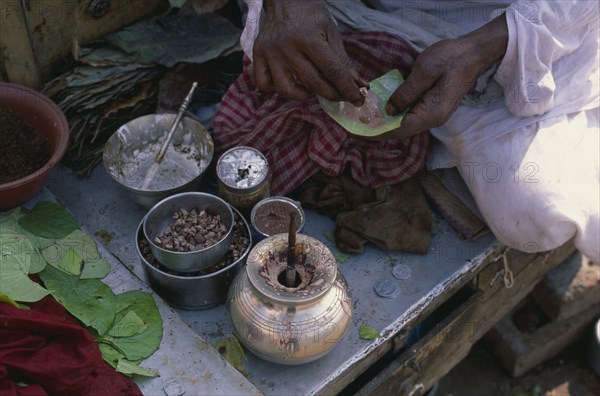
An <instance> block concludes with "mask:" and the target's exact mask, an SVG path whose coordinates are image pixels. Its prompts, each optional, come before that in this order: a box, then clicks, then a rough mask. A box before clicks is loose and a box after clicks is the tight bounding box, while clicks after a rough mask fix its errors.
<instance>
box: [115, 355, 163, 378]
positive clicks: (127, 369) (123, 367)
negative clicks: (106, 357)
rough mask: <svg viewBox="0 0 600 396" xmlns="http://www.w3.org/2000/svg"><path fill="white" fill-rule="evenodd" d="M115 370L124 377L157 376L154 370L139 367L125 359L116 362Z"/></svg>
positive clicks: (157, 373)
mask: <svg viewBox="0 0 600 396" xmlns="http://www.w3.org/2000/svg"><path fill="white" fill-rule="evenodd" d="M116 370H117V371H118V372H119V373H121V374H125V375H133V374H136V375H141V376H144V377H158V375H159V372H158V371H156V370H154V369H151V368H146V367H142V366H139V365H138V364H136V363H132V362H130V361H129V360H125V359H119V360H118V362H117V367H116Z"/></svg>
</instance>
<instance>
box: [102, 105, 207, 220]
mask: <svg viewBox="0 0 600 396" xmlns="http://www.w3.org/2000/svg"><path fill="white" fill-rule="evenodd" d="M175 116H176V115H175V114H150V115H145V116H142V117H138V118H136V119H134V120H131V121H129V122H128V123H126V124H124V125H122V126H121V127H119V129H118V130H117V131H116V132H115V133H114V134H113V135H112V136H111V137H110V138H109V139H108V141H107V142H106V144H105V145H104V151H103V154H102V160H103V163H104V168H105V169H106V171H107V172H108V174H109V175H110V176H111V177H112V178H113V180H114V181H115V182H117V183H118V184H119V185H121V187H123V189H125V191H126V193H127V195H129V197H130V198H131V199H132V200H133V201H134V202H136V203H138V204H139V205H141V206H144V207H146V208H151V207H152V206H154V205H155V204H156V203H158V202H159V201H161V200H162V199H164V198H167V197H169V196H171V195H174V194H177V193H181V192H187V191H198V190H199V187H200V185H201V182H202V178H203V175H204V172H205V171H206V168H208V165H209V164H210V162H211V160H212V158H213V154H214V143H213V140H212V137H211V136H210V134H209V132H208V131H207V130H206V128H204V126H203V125H202V124H201V123H200V122H198V121H197V120H195V119H194V118H191V117H187V116H184V117H182V118H181V123H180V124H179V127H178V128H177V129H176V130H175V134H174V135H173V139H172V140H171V144H170V146H169V149H168V150H167V153H166V155H165V157H164V159H163V160H162V162H161V164H160V166H159V167H158V168H157V169H158V171H157V172H156V173H155V175H154V176H153V177H150V178H149V180H150V181H151V183H148V184H147V185H146V184H145V183H144V181H145V180H146V177H147V175H148V173H149V169H150V167H151V166H152V164H153V163H154V159H155V158H156V154H157V153H158V151H159V149H160V147H161V145H162V142H163V141H164V138H165V137H166V135H167V132H168V131H169V130H170V129H171V125H172V123H173V121H174V119H175Z"/></svg>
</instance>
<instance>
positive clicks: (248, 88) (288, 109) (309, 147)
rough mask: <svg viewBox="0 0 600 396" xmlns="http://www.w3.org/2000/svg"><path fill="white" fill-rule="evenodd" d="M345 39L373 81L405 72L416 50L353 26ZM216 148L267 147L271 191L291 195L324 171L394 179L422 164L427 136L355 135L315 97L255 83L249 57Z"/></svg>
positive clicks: (378, 182) (226, 106) (371, 183)
mask: <svg viewBox="0 0 600 396" xmlns="http://www.w3.org/2000/svg"><path fill="white" fill-rule="evenodd" d="M343 38H344V45H345V48H346V51H347V52H348V55H349V56H350V58H352V59H353V60H354V62H355V64H356V67H357V70H358V72H359V74H360V75H361V77H362V78H364V79H365V80H367V81H370V80H372V79H374V78H377V77H379V76H381V75H383V74H385V73H387V72H388V71H390V70H392V69H394V68H398V69H399V70H400V72H402V73H403V75H406V71H407V70H408V69H409V68H410V65H411V64H412V62H413V61H414V59H415V57H416V56H417V52H416V51H415V50H414V49H413V48H412V47H411V46H410V45H409V44H408V43H407V42H406V41H404V40H402V39H401V38H399V37H396V36H393V35H391V34H388V33H382V32H349V33H345V34H344V35H343ZM213 138H214V140H215V152H216V154H217V155H220V154H221V153H222V152H224V151H225V150H227V149H229V148H231V147H233V146H237V145H244V146H250V147H254V148H256V149H258V150H259V151H261V152H262V153H263V154H264V155H265V156H266V157H267V160H268V161H269V165H270V167H271V172H272V186H271V193H272V194H273V195H285V194H287V193H289V192H290V191H292V190H293V189H295V188H296V187H298V186H299V185H300V184H301V183H302V182H303V181H305V180H306V179H308V178H309V177H310V176H312V175H314V174H315V173H317V172H318V171H319V170H321V171H322V172H323V173H325V174H326V175H329V176H339V175H340V174H341V173H342V172H343V171H344V168H346V167H347V166H349V167H350V172H351V176H352V178H353V179H354V180H356V181H357V182H358V183H360V184H361V185H363V186H365V187H371V188H377V187H381V186H385V185H391V184H395V183H397V182H400V181H403V180H405V179H407V178H408V177H410V176H412V175H413V174H415V173H416V172H417V171H418V170H419V169H420V168H421V167H422V166H423V164H424V162H425V157H426V153H427V148H428V134H427V133H421V134H419V135H416V136H413V137H411V138H409V139H405V140H402V141H397V140H384V141H372V140H365V139H361V138H359V137H355V136H353V135H351V134H349V133H348V132H346V130H345V129H344V128H342V127H341V126H339V125H338V124H337V123H336V122H335V121H333V120H332V119H331V118H330V117H329V116H328V115H327V114H326V113H325V111H323V110H322V109H321V107H320V106H319V102H318V99H317V98H312V99H308V100H305V101H302V102H298V101H290V100H287V99H284V98H281V97H280V96H278V95H276V94H271V93H264V92H259V91H258V90H257V89H256V88H255V83H254V75H253V71H252V65H251V63H250V62H249V61H248V60H246V61H245V64H244V71H243V73H242V75H241V76H240V77H239V78H238V79H237V80H236V81H235V83H234V84H232V85H231V86H230V87H229V89H228V91H227V93H226V94H225V96H224V97H223V100H222V101H221V105H220V107H219V109H218V111H217V114H216V116H215V121H214V133H213Z"/></svg>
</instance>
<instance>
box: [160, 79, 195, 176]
mask: <svg viewBox="0 0 600 396" xmlns="http://www.w3.org/2000/svg"><path fill="white" fill-rule="evenodd" d="M197 86H198V83H197V82H194V83H193V84H192V88H190V91H189V92H188V94H187V96H186V97H185V99H184V100H183V102H182V103H181V106H179V112H178V113H177V116H175V120H174V121H173V124H172V125H171V129H170V130H169V134H168V135H167V138H166V139H165V141H164V142H163V144H162V146H161V148H160V151H159V152H158V154H157V155H156V159H155V160H154V161H156V163H158V164H160V162H161V161H162V160H163V157H164V156H165V153H166V152H167V148H168V147H169V144H170V143H171V139H173V135H174V134H175V130H176V129H177V127H178V126H179V122H180V121H181V117H182V116H183V113H185V112H186V110H187V108H188V106H189V105H190V102H191V101H192V96H193V95H194V91H195V90H196V87H197Z"/></svg>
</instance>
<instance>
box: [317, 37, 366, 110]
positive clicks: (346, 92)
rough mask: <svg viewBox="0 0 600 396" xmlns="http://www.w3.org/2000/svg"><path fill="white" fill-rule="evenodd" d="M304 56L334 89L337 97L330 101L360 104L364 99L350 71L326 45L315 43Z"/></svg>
mask: <svg viewBox="0 0 600 396" xmlns="http://www.w3.org/2000/svg"><path fill="white" fill-rule="evenodd" d="M306 56H307V57H308V58H309V59H310V60H311V61H312V62H313V63H314V65H315V67H316V68H317V69H318V70H319V71H320V74H321V75H322V77H323V78H324V79H325V80H327V81H329V83H330V84H331V85H332V86H333V87H334V88H335V90H336V92H337V97H332V98H331V99H330V98H327V99H330V100H338V101H340V100H343V101H347V102H350V103H353V104H354V103H356V104H362V103H363V101H364V97H363V96H362V94H361V93H360V90H359V88H360V87H359V85H358V84H357V82H356V77H355V75H353V73H352V72H351V69H350V68H349V67H348V66H347V65H346V64H345V63H344V62H343V61H342V60H341V59H340V58H339V57H338V55H337V54H336V53H335V52H334V51H332V50H331V47H330V46H329V45H327V43H317V44H315V45H313V46H312V47H311V48H310V49H309V50H308V51H307V52H306Z"/></svg>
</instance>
